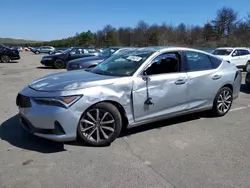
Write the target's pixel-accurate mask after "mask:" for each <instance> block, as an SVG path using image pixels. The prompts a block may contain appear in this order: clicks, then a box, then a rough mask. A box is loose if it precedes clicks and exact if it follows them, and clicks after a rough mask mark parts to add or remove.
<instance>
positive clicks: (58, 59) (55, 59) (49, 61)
mask: <svg viewBox="0 0 250 188" xmlns="http://www.w3.org/2000/svg"><path fill="white" fill-rule="evenodd" d="M98 54H99V53H98V51H97V50H95V49H93V48H81V47H74V48H69V49H66V50H64V51H62V52H61V53H58V54H51V55H48V56H43V57H42V60H41V64H42V65H44V66H50V67H54V68H56V69H62V68H65V67H66V65H67V63H68V61H70V60H73V59H78V58H86V57H90V56H97V55H98Z"/></svg>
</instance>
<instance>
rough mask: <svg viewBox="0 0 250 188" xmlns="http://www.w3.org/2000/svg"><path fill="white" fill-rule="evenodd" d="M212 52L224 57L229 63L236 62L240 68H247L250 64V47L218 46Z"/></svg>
mask: <svg viewBox="0 0 250 188" xmlns="http://www.w3.org/2000/svg"><path fill="white" fill-rule="evenodd" d="M212 54H214V55H216V56H218V57H220V58H222V59H223V60H225V61H228V62H229V63H232V64H235V66H237V67H238V68H242V69H243V70H246V66H247V65H248V64H250V50H249V48H242V47H239V48H217V49H215V50H214V51H213V52H212Z"/></svg>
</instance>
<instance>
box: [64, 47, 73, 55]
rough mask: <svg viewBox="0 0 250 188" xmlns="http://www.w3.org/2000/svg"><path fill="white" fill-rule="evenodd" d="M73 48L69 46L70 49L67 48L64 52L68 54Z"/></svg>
mask: <svg viewBox="0 0 250 188" xmlns="http://www.w3.org/2000/svg"><path fill="white" fill-rule="evenodd" d="M71 50H72V48H68V49H66V50H63V51H62V53H64V54H67V53H69V52H70V51H71Z"/></svg>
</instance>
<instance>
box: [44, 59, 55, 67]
mask: <svg viewBox="0 0 250 188" xmlns="http://www.w3.org/2000/svg"><path fill="white" fill-rule="evenodd" d="M41 64H42V65H44V66H53V65H54V61H53V60H43V59H42V60H41Z"/></svg>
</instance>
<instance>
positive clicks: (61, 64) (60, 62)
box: [54, 59, 65, 69]
mask: <svg viewBox="0 0 250 188" xmlns="http://www.w3.org/2000/svg"><path fill="white" fill-rule="evenodd" d="M64 67H65V63H64V61H63V60H61V59H57V60H56V61H55V63H54V68H56V69H63V68H64Z"/></svg>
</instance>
